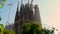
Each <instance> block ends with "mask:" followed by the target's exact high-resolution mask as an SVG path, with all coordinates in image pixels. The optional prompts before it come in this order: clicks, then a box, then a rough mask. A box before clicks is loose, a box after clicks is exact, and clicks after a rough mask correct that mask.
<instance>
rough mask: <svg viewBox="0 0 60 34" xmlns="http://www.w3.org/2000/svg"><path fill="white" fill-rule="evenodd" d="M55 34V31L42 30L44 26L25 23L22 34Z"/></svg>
mask: <svg viewBox="0 0 60 34" xmlns="http://www.w3.org/2000/svg"><path fill="white" fill-rule="evenodd" d="M49 33H51V34H53V33H54V30H48V29H46V28H44V29H43V28H42V26H41V25H40V24H38V23H25V25H24V27H23V31H22V34H49Z"/></svg>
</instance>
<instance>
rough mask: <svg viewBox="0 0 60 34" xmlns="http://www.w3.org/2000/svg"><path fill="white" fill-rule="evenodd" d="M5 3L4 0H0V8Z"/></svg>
mask: <svg viewBox="0 0 60 34" xmlns="http://www.w3.org/2000/svg"><path fill="white" fill-rule="evenodd" d="M5 3H6V0H0V8H2V7H3V6H4V4H5Z"/></svg>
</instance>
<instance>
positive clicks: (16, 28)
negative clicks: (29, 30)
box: [14, 2, 21, 34]
mask: <svg viewBox="0 0 60 34" xmlns="http://www.w3.org/2000/svg"><path fill="white" fill-rule="evenodd" d="M20 21H21V20H20V12H19V2H18V5H17V11H16V15H15V21H14V31H15V32H16V34H19V33H18V32H19V29H18V28H19V22H20Z"/></svg>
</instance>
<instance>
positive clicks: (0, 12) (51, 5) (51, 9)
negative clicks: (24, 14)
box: [0, 0, 60, 34]
mask: <svg viewBox="0 0 60 34" xmlns="http://www.w3.org/2000/svg"><path fill="white" fill-rule="evenodd" d="M19 1H21V0H19ZM10 2H12V3H13V5H12V11H11V14H10V23H14V18H15V13H16V9H17V2H18V1H17V0H7V2H6V4H5V5H4V7H3V8H2V9H0V16H1V17H2V20H1V22H0V23H2V24H4V25H5V24H6V23H7V20H8V12H9V9H10V8H9V6H8V4H9V3H10ZM24 3H27V0H24ZM35 4H38V5H39V8H40V15H41V21H42V24H47V25H49V26H51V27H52V26H53V27H55V28H56V29H58V30H59V31H60V27H59V26H60V0H34V5H35ZM56 34H57V33H56Z"/></svg>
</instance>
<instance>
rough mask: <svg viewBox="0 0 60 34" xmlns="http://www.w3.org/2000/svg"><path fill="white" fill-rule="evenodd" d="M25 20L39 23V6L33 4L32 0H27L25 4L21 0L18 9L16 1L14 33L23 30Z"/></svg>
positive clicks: (17, 33)
mask: <svg viewBox="0 0 60 34" xmlns="http://www.w3.org/2000/svg"><path fill="white" fill-rule="evenodd" d="M26 22H28V23H33V22H37V23H40V25H41V17H40V12H39V7H38V5H35V6H34V5H33V0H32V1H31V3H30V2H29V0H28V3H26V4H23V1H22V0H21V6H20V11H19V2H18V5H17V10H16V14H15V21H14V27H13V28H14V31H15V32H16V34H20V32H22V31H23V29H22V27H23V25H24V23H26Z"/></svg>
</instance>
